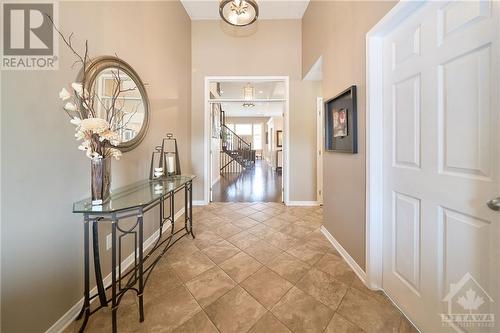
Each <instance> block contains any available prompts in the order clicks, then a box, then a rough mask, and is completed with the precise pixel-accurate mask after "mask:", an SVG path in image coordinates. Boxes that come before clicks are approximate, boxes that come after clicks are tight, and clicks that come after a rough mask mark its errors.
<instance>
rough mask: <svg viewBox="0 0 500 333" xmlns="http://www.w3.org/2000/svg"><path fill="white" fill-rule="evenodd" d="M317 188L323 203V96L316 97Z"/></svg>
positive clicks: (320, 201)
mask: <svg viewBox="0 0 500 333" xmlns="http://www.w3.org/2000/svg"><path fill="white" fill-rule="evenodd" d="M316 117H317V118H316V133H317V138H316V148H317V149H316V156H317V158H316V173H317V177H316V188H317V201H318V203H319V204H320V205H322V204H323V146H324V144H325V140H324V134H323V128H324V127H323V118H324V116H323V98H322V97H318V98H317V99H316Z"/></svg>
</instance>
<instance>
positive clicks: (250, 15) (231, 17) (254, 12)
mask: <svg viewBox="0 0 500 333" xmlns="http://www.w3.org/2000/svg"><path fill="white" fill-rule="evenodd" d="M219 14H220V17H221V18H222V19H223V20H224V21H225V22H226V23H228V24H230V25H234V26H237V27H244V26H246V25H250V24H252V23H254V22H255V21H256V20H257V17H259V6H258V5H257V1H256V0H222V1H221V2H220V5H219Z"/></svg>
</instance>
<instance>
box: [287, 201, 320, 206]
mask: <svg viewBox="0 0 500 333" xmlns="http://www.w3.org/2000/svg"><path fill="white" fill-rule="evenodd" d="M287 206H319V202H317V201H288V203H287Z"/></svg>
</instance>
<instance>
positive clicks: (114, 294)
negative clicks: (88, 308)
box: [111, 214, 118, 333]
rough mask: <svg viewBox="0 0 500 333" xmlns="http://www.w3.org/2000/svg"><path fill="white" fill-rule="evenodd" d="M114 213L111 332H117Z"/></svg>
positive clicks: (113, 230)
mask: <svg viewBox="0 0 500 333" xmlns="http://www.w3.org/2000/svg"><path fill="white" fill-rule="evenodd" d="M117 223H118V220H117V219H116V214H113V217H112V221H111V315H112V319H111V320H112V327H113V333H117V331H118V328H117V326H116V325H117V321H116V315H117V311H118V304H117V299H116V282H117V281H116V224H117Z"/></svg>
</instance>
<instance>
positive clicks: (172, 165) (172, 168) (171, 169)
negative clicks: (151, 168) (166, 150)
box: [167, 156, 175, 174]
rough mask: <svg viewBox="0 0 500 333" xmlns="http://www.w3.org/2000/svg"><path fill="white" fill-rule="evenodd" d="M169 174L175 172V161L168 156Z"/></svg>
mask: <svg viewBox="0 0 500 333" xmlns="http://www.w3.org/2000/svg"><path fill="white" fill-rule="evenodd" d="M167 172H168V174H173V173H174V172H175V160H174V157H173V156H167Z"/></svg>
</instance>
